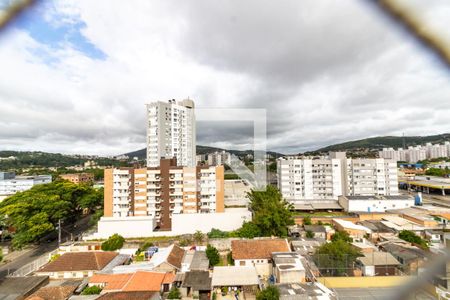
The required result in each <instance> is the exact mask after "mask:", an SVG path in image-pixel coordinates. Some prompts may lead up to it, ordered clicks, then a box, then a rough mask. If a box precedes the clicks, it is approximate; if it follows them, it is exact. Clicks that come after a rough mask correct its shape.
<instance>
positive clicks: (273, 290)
mask: <svg viewBox="0 0 450 300" xmlns="http://www.w3.org/2000/svg"><path fill="white" fill-rule="evenodd" d="M278 299H280V291H279V290H278V288H277V287H276V286H273V285H269V286H268V287H266V288H265V289H264V290H262V291H260V292H259V293H258V294H257V295H256V300H278Z"/></svg>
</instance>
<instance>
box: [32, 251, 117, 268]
mask: <svg viewBox="0 0 450 300" xmlns="http://www.w3.org/2000/svg"><path fill="white" fill-rule="evenodd" d="M117 255H118V253H117V252H100V251H95V252H94V251H90V252H69V253H64V254H63V255H61V256H60V257H59V258H58V259H56V260H55V261H52V262H50V263H48V264H46V265H45V266H44V267H42V268H41V269H39V270H38V271H37V272H64V271H87V270H95V271H100V270H102V269H103V268H104V267H106V265H108V264H109V263H110V262H111V261H112V260H113V259H114V258H115V257H116V256H117Z"/></svg>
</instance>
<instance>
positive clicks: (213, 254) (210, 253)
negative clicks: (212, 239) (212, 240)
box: [206, 245, 220, 266]
mask: <svg viewBox="0 0 450 300" xmlns="http://www.w3.org/2000/svg"><path fill="white" fill-rule="evenodd" d="M206 256H207V257H208V260H209V265H210V266H215V265H217V264H218V263H219V262H220V255H219V250H217V249H216V248H215V247H214V246H211V245H208V246H206Z"/></svg>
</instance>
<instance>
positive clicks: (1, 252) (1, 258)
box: [0, 248, 3, 261]
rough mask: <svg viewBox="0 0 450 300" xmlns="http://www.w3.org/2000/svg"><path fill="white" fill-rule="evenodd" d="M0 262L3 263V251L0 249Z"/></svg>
mask: <svg viewBox="0 0 450 300" xmlns="http://www.w3.org/2000/svg"><path fill="white" fill-rule="evenodd" d="M0 261H3V249H2V248H0Z"/></svg>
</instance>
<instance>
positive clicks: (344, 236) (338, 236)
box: [331, 231, 353, 243]
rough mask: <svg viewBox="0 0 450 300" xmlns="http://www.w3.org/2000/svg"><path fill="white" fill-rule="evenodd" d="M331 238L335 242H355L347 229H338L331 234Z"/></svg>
mask: <svg viewBox="0 0 450 300" xmlns="http://www.w3.org/2000/svg"><path fill="white" fill-rule="evenodd" d="M331 240H332V241H333V242H336V241H338V240H342V241H344V242H347V243H352V242H353V239H352V238H351V237H350V235H349V234H348V232H347V231H336V233H335V234H333V235H332V236H331Z"/></svg>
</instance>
